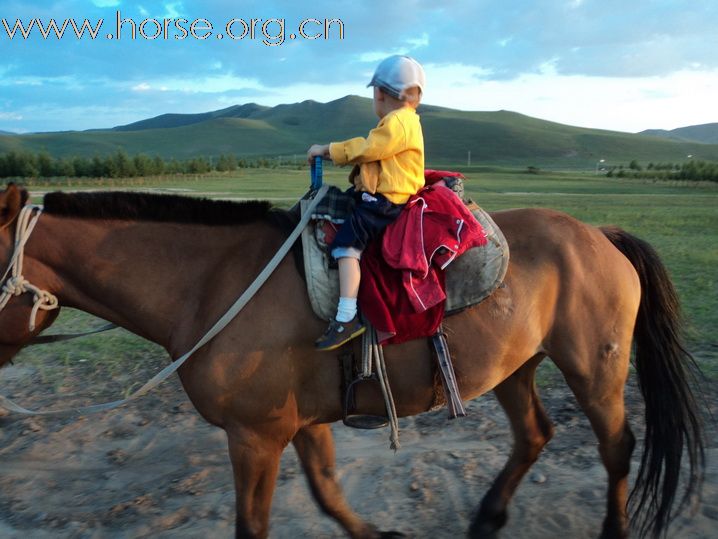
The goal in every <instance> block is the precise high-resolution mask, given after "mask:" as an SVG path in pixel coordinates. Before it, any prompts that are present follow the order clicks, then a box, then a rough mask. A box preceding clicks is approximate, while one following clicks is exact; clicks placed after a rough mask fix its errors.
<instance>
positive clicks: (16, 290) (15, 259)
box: [0, 205, 60, 332]
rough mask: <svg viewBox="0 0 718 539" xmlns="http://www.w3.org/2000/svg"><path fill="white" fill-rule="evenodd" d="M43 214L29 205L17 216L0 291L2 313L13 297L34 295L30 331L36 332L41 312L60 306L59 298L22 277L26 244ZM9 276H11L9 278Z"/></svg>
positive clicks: (40, 209) (0, 309)
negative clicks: (12, 249)
mask: <svg viewBox="0 0 718 539" xmlns="http://www.w3.org/2000/svg"><path fill="white" fill-rule="evenodd" d="M41 214H42V206H34V205H28V206H23V207H22V209H21V210H20V213H19V214H18V216H17V225H16V228H15V247H14V251H13V254H12V258H10V264H9V265H8V267H7V269H6V270H5V273H4V274H3V276H2V279H1V280H0V282H2V283H3V284H2V288H1V289H0V311H2V310H3V309H4V308H5V306H6V305H7V304H8V302H9V301H10V299H11V298H12V297H13V296H20V295H22V294H24V293H25V292H30V293H32V295H33V305H32V310H31V311H30V323H29V329H30V331H31V332H32V331H34V330H35V320H36V318H37V313H38V311H39V310H41V309H42V310H43V311H51V310H53V309H57V308H58V307H59V306H60V305H59V303H58V301H57V297H56V296H55V295H54V294H52V293H50V292H48V291H47V290H42V289H41V288H38V287H37V286H35V285H33V284H31V283H30V282H29V281H28V280H27V279H25V277H23V275H22V265H23V256H24V254H25V244H26V243H27V240H29V239H30V235H31V234H32V231H33V230H34V229H35V225H36V224H37V221H38V220H39V219H40V215H41ZM8 275H10V276H9V277H8Z"/></svg>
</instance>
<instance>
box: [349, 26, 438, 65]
mask: <svg viewBox="0 0 718 539" xmlns="http://www.w3.org/2000/svg"><path fill="white" fill-rule="evenodd" d="M428 45H429V34H428V33H426V32H424V33H423V34H421V37H416V38H409V39H407V40H406V45H402V46H401V47H395V48H394V49H392V50H389V51H379V50H376V51H368V52H363V53H361V54H359V55H357V57H356V58H357V60H358V61H360V62H364V63H375V62H379V61H381V60H383V59H384V58H386V57H387V56H392V55H394V54H411V52H412V51H414V50H416V49H420V48H422V47H426V46H428Z"/></svg>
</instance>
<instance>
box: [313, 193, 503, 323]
mask: <svg viewBox="0 0 718 539" xmlns="http://www.w3.org/2000/svg"><path fill="white" fill-rule="evenodd" d="M301 203H302V206H301V207H302V213H304V211H305V208H306V206H307V204H308V201H304V200H303V201H301ZM469 209H470V210H471V213H473V214H474V217H476V219H477V220H478V221H479V223H480V224H481V226H482V227H483V228H484V231H485V232H486V234H487V236H486V238H487V240H488V243H487V244H486V245H485V246H483V247H474V248H473V249H469V250H468V251H466V252H465V253H464V254H463V255H462V256H460V257H459V258H457V259H456V260H454V261H453V262H452V263H451V264H449V266H448V267H447V268H446V308H445V311H446V314H447V316H448V315H450V314H452V313H455V312H458V311H460V310H462V309H465V308H466V307H470V306H471V305H475V304H477V303H479V302H480V301H482V300H483V299H485V298H487V297H488V296H489V295H490V294H491V293H492V292H493V291H494V290H496V288H498V286H499V285H500V284H501V282H502V281H503V279H504V276H505V275H506V269H507V268H508V265H509V246H508V244H507V243H506V238H505V237H504V235H503V234H502V232H501V230H500V229H499V227H498V226H497V225H496V223H495V222H494V220H493V219H492V218H491V217H490V216H489V214H488V213H486V212H485V211H484V210H482V209H481V208H479V206H477V205H476V204H472V205H471V206H470V207H469ZM316 226H317V225H316V222H315V221H310V223H309V225H307V227H306V228H305V229H304V230H303V231H302V251H303V254H304V269H305V275H306V281H307V292H308V294H309V301H310V303H311V305H312V309H313V310H314V313H315V314H316V315H317V316H318V317H319V318H321V319H322V320H327V321H329V320H331V319H332V318H333V317H334V315H335V314H336V309H337V303H338V301H339V272H338V270H337V269H332V268H330V267H329V259H330V255H329V254H327V253H325V252H324V250H323V249H322V248H321V247H320V246H319V244H318V243H317V240H316Z"/></svg>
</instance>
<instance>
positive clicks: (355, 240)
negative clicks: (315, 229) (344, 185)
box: [331, 192, 405, 251]
mask: <svg viewBox="0 0 718 539" xmlns="http://www.w3.org/2000/svg"><path fill="white" fill-rule="evenodd" d="M354 196H355V199H356V204H355V206H354V209H353V211H352V212H351V214H350V215H349V216H348V217H347V219H346V221H344V224H342V226H341V227H340V228H339V231H338V232H337V235H336V237H335V238H334V241H333V242H332V245H331V249H332V250H333V249H335V248H337V247H353V248H354V249H357V250H359V251H363V250H364V249H365V248H366V246H367V243H369V241H370V240H372V239H374V238H376V237H377V236H379V235H380V234H381V232H383V230H384V229H385V228H386V227H387V226H388V225H389V224H390V223H392V222H393V221H394V220H395V219H396V218H397V217H399V214H400V213H401V210H402V209H403V208H404V206H405V204H394V203H392V202H390V201H389V200H388V199H387V198H386V197H384V196H383V195H381V194H379V193H375V194H373V195H372V194H370V193H360V192H355V194H354Z"/></svg>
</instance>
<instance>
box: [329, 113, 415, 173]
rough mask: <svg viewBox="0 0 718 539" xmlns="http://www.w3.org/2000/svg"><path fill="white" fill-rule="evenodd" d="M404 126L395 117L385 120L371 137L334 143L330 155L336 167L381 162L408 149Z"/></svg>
mask: <svg viewBox="0 0 718 539" xmlns="http://www.w3.org/2000/svg"><path fill="white" fill-rule="evenodd" d="M406 138H407V137H406V132H405V130H404V125H403V124H402V123H401V120H399V119H398V118H397V117H396V116H395V115H391V116H390V117H388V118H385V121H382V122H380V123H379V125H378V126H376V127H375V128H374V129H372V130H371V131H369V135H368V136H367V137H366V138H364V137H356V138H352V139H349V140H345V141H343V142H332V143H331V144H330V145H329V150H328V151H329V155H330V158H331V160H332V161H334V164H335V165H347V164H362V163H368V162H370V161H381V160H382V159H387V158H389V157H391V156H392V155H396V154H397V153H399V152H401V151H403V150H406V149H407V143H406Z"/></svg>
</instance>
